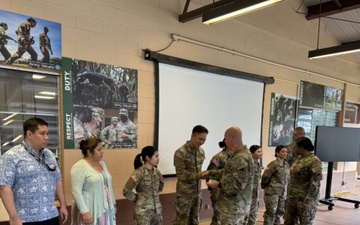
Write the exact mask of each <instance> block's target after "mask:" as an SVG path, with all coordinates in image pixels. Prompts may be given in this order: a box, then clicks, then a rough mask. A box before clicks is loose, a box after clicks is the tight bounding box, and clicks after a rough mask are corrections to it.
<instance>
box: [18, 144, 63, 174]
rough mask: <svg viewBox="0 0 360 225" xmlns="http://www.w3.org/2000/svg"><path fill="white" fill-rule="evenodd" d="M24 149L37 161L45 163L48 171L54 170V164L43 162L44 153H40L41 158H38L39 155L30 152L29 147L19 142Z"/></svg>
mask: <svg viewBox="0 0 360 225" xmlns="http://www.w3.org/2000/svg"><path fill="white" fill-rule="evenodd" d="M21 145H22V146H23V147H24V148H25V150H26V151H27V152H28V153H29V154H30V155H31V156H32V157H34V158H35V159H36V160H37V161H38V162H40V163H41V164H43V165H45V166H46V168H47V169H48V170H49V171H55V170H56V165H49V164H47V163H46V162H45V154H43V155H42V159H40V157H39V156H37V155H35V154H34V153H32V152H30V151H29V149H28V148H27V147H26V145H24V144H21Z"/></svg>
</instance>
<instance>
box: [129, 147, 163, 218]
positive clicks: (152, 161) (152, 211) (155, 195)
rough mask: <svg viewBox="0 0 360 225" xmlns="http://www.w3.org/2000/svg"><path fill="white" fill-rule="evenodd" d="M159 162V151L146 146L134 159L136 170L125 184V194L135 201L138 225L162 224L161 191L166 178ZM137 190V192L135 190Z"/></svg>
mask: <svg viewBox="0 0 360 225" xmlns="http://www.w3.org/2000/svg"><path fill="white" fill-rule="evenodd" d="M158 164H159V151H158V150H156V149H155V148H154V147H152V146H146V147H145V148H143V149H142V151H141V153H140V154H138V155H137V156H136V158H135V161H134V167H135V171H134V172H133V173H132V175H131V176H130V178H129V179H128V181H127V182H126V184H125V187H124V189H123V194H124V196H125V197H126V198H127V199H129V200H130V201H133V202H135V206H134V211H135V213H134V214H135V215H134V217H135V224H136V225H162V224H163V219H162V206H161V202H160V198H159V192H161V191H162V189H163V187H164V180H163V177H162V175H161V173H160V171H159V170H158V169H157V168H156V166H157V165H158ZM133 189H135V190H136V193H135V192H133Z"/></svg>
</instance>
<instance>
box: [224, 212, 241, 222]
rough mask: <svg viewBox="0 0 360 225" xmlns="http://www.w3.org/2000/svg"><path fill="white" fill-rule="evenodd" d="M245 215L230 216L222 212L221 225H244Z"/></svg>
mask: <svg viewBox="0 0 360 225" xmlns="http://www.w3.org/2000/svg"><path fill="white" fill-rule="evenodd" d="M244 218H245V214H240V213H239V214H230V213H227V212H221V214H220V224H221V225H242V224H243V223H244Z"/></svg>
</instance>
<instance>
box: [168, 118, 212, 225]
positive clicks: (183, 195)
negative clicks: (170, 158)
mask: <svg viewBox="0 0 360 225" xmlns="http://www.w3.org/2000/svg"><path fill="white" fill-rule="evenodd" d="M208 133H209V132H208V130H207V129H206V128H205V127H204V126H201V125H197V126H195V127H194V128H193V130H192V134H191V138H190V141H187V142H186V143H185V144H184V145H183V146H181V147H180V148H179V149H177V150H176V151H175V154H174V166H175V170H176V176H177V183H176V197H175V206H176V218H175V220H174V221H173V225H198V224H199V212H200V208H201V182H200V180H201V179H205V178H206V177H207V175H208V172H206V171H205V172H204V171H201V167H202V164H203V162H204V160H205V152H204V150H203V149H202V148H201V147H200V146H201V145H203V144H204V143H205V141H206V137H207V134H208Z"/></svg>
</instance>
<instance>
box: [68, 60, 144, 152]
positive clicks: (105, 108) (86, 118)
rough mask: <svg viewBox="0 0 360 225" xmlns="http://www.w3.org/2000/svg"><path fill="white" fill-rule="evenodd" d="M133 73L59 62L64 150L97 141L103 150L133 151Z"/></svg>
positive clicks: (135, 87) (135, 101)
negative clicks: (85, 140) (61, 66)
mask: <svg viewBox="0 0 360 225" xmlns="http://www.w3.org/2000/svg"><path fill="white" fill-rule="evenodd" d="M137 90H138V77H137V70H134V69H129V68H124V67H118V66H112V65H105V64H101V63H95V62H88V61H82V60H77V59H68V58H63V99H64V121H65V123H64V132H65V134H64V136H65V144H64V146H65V148H66V149H73V148H79V143H80V141H81V140H84V139H87V138H88V137H97V138H100V139H101V140H102V141H103V144H104V148H112V149H123V148H137V135H138V132H137V116H138V92H137Z"/></svg>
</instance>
